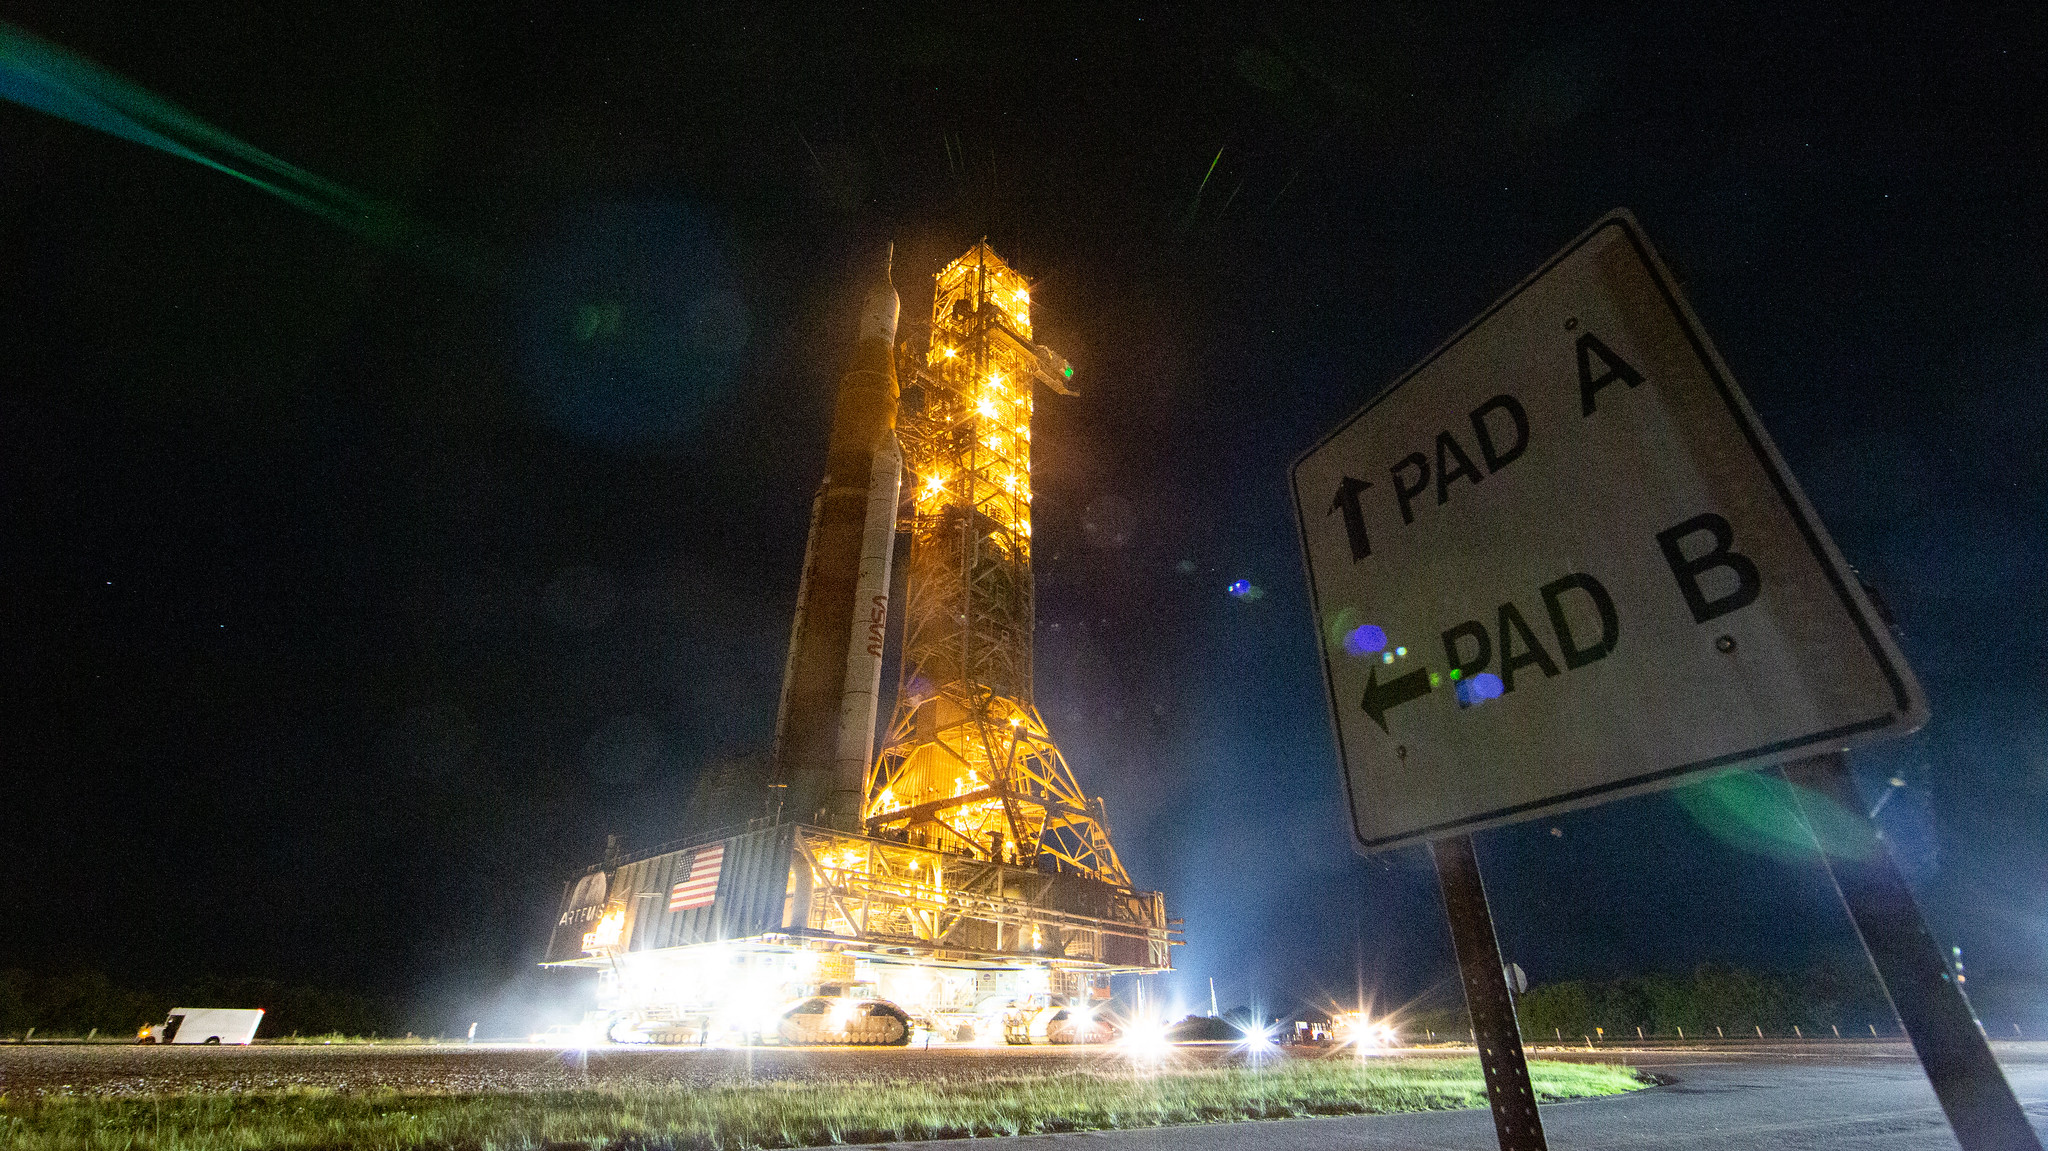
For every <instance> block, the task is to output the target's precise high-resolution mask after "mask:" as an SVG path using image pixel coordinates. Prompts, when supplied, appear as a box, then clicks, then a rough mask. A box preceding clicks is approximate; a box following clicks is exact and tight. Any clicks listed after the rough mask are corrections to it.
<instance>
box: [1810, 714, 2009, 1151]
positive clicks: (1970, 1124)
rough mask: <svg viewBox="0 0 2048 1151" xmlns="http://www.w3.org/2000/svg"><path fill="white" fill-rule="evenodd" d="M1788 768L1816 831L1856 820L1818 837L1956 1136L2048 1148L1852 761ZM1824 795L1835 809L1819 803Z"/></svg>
mask: <svg viewBox="0 0 2048 1151" xmlns="http://www.w3.org/2000/svg"><path fill="white" fill-rule="evenodd" d="M1783 770H1784V773H1785V779H1786V781H1787V782H1789V783H1791V784H1792V794H1793V796H1794V797H1795V799H1796V801H1797V802H1798V804H1799V806H1800V807H1801V809H1802V810H1803V811H1804V812H1805V815H1806V822H1807V826H1808V827H1810V828H1814V829H1815V830H1816V832H1818V830H1819V828H1820V827H1822V826H1829V825H1833V826H1840V827H1844V828H1845V829H1853V831H1852V834H1853V835H1854V840H1853V841H1852V842H1848V843H1842V842H1837V841H1836V837H1835V836H1832V835H1823V834H1816V835H1815V836H1814V842H1815V843H1817V844H1819V845H1820V855H1821V860H1822V861H1823V862H1824V863H1826V864H1827V869H1828V875H1829V876H1830V877H1832V878H1833V879H1834V881H1835V892H1836V893H1837V894H1839V895H1840V896H1841V897H1842V906H1843V908H1844V909H1845V910H1847V911H1848V913H1849V918H1850V919H1851V920H1852V921H1854V922H1855V924H1856V933H1857V935H1859V936H1861V937H1862V939H1863V949H1864V950H1865V951H1866V952H1868V953H1869V954H1870V961H1871V964H1872V965H1873V966H1875V967H1876V968H1877V977H1878V981H1879V982H1880V983H1882V984H1883V985H1884V990H1885V994H1886V995H1888V996H1890V997H1891V1001H1892V1008H1893V1010H1895V1011H1897V1012H1898V1015H1899V1022H1900V1023H1901V1024H1903V1025H1904V1026H1905V1028H1906V1036H1907V1038H1909V1039H1911V1040H1912V1041H1913V1052H1914V1054H1916V1055H1918V1056H1919V1057H1920V1066H1921V1067H1923V1068H1925V1069H1926V1071H1927V1080H1928V1082H1930V1083H1932V1084H1933V1085H1934V1097H1935V1098H1936V1099H1939V1100H1940V1101H1941V1109H1942V1111H1944V1112H1946V1113H1947V1115H1948V1124H1949V1126H1950V1127H1952V1128H1954V1129H1955V1133H1956V1142H1958V1143H1960V1144H1962V1145H1963V1146H1964V1147H1965V1148H1968V1149H1970V1151H1976V1149H1977V1148H1994V1147H1995V1148H2000V1149H2005V1148H2011V1149H2013V1151H2021V1149H2025V1151H2040V1147H2041V1143H2040V1140H2038V1139H2036V1138H2035V1137H2034V1129H2033V1128H2032V1127H2031V1126H2029V1125H2028V1123H2027V1116H2026V1112H2024V1111H2022V1110H2021V1109H2020V1102H2019V1099H2018V1098H2017V1097H2016V1096H2014V1095H2013V1093H2012V1085H2011V1084H2010V1083H2007V1082H2006V1081H2005V1073H2004V1072H2002V1071H2000V1070H1999V1069H1998V1062H1997V1060H1995V1059H1993V1058H1992V1057H1991V1044H1990V1042H1989V1041H1988V1040H1987V1039H1986V1038H1985V1037H1984V1031H1983V1029H1982V1028H1981V1027H1979V1026H1977V1020H1976V1018H1975V1017H1974V1016H1972V1015H1971V1014H1970V1005H1969V1004H1968V1003H1966V1002H1964V1000H1963V993H1962V989H1961V988H1959V987H1957V986H1956V982H1955V978H1954V975H1953V973H1952V972H1950V970H1949V966H1948V961H1947V960H1946V958H1944V957H1943V956H1942V954H1941V948H1940V947H1938V946H1936V944H1935V942H1934V937H1933V936H1932V935H1930V934H1929V933H1928V931H1927V922H1926V920H1925V919H1923V918H1922V917H1921V915H1920V908H1919V906H1918V905H1917V904H1915V903H1914V902H1913V892H1912V890H1911V889H1910V888H1908V887H1907V886H1906V879H1905V876H1903V875H1901V874H1899V869H1898V865H1897V864H1896V863H1895V862H1894V861H1893V860H1892V853H1891V848H1890V847H1889V846H1887V845H1886V843H1885V841H1884V837H1883V836H1881V835H1879V834H1878V833H1877V828H1876V826H1875V825H1873V824H1872V823H1871V822H1870V820H1869V818H1868V817H1866V816H1865V815H1864V814H1863V801H1862V798H1861V797H1860V796H1858V795H1857V794H1856V781H1855V780H1854V779H1853V778H1851V777H1850V775H1849V764H1848V762H1847V761H1846V760H1844V759H1843V758H1842V757H1841V755H1840V754H1838V753H1837V754H1829V755H1820V756H1815V757H1813V758H1812V759H1806V760H1801V761H1800V762H1798V763H1791V764H1786V765H1785V767H1784V769H1783ZM1817 804H1825V805H1827V807H1829V808H1831V809H1832V810H1829V811H1820V810H1817V808H1816V805H1817ZM1845 814H1846V815H1847V816H1848V819H1846V820H1844V819H1843V816H1844V815H1845ZM1823 820H1826V821H1828V822H1827V823H1826V824H1823V823H1822V821H1823Z"/></svg>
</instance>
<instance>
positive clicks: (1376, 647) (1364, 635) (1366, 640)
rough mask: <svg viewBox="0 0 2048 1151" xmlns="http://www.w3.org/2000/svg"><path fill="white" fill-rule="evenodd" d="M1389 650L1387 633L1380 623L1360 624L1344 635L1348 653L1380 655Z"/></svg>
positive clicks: (1345, 649) (1345, 648) (1345, 647)
mask: <svg viewBox="0 0 2048 1151" xmlns="http://www.w3.org/2000/svg"><path fill="white" fill-rule="evenodd" d="M1385 650H1387V633H1386V632H1385V631H1384V630H1382V629H1381V628H1380V626H1379V625H1378V624H1370V623H1367V624H1360V625H1359V626H1357V627H1355V628H1353V629H1351V632H1350V634H1348V635H1346V636H1345V637H1344V651H1345V654H1347V655H1355V656H1368V655H1378V654H1379V653H1380V652H1383V651H1385Z"/></svg>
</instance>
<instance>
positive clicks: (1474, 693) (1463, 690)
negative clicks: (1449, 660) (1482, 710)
mask: <svg viewBox="0 0 2048 1151" xmlns="http://www.w3.org/2000/svg"><path fill="white" fill-rule="evenodd" d="M1452 678H1454V679H1455V678H1456V673H1453V675H1452ZM1457 692H1458V706H1459V707H1472V706H1474V705H1475V704H1481V703H1485V702H1486V701H1487V700H1489V699H1499V698H1500V697H1501V696H1503V695H1505V694H1507V687H1506V686H1505V685H1504V684H1502V683H1501V682H1500V677H1499V676H1497V675H1495V674H1493V673H1492V672H1490V671H1482V672H1480V673H1479V674H1478V675H1475V676H1473V677H1472V678H1470V679H1464V680H1458V687H1457Z"/></svg>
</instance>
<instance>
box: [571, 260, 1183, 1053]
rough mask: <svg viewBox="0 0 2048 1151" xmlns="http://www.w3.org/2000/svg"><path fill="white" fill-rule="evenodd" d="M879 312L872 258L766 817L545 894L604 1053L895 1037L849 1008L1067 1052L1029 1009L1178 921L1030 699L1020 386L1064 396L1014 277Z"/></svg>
mask: <svg viewBox="0 0 2048 1151" xmlns="http://www.w3.org/2000/svg"><path fill="white" fill-rule="evenodd" d="M898 310H899V304H898V301H897V296H896V290H895V287H894V286H893V285H892V284H891V283H890V280H889V275H888V266H887V264H886V263H884V264H883V266H882V274H881V275H880V276H879V277H878V278H877V279H876V281H875V282H874V284H873V286H872V287H871V289H870V290H869V292H868V294H867V297H866V299H865V301H864V303H863V306H862V312H861V320H860V330H859V338H858V340H857V342H856V345H855V350H854V356H853V361H852V365H851V367H850V369H849V370H848V371H847V372H846V374H845V375H844V376H843V377H842V378H841V381H840V385H839V392H838V398H837V401H836V405H835V410H834V414H833V422H832V435H831V446H830V450H829V455H828V459H827V466H826V475H825V482H824V483H823V485H822V486H821V487H820V489H819V492H818V496H817V500H816V502H815V503H814V504H813V506H812V512H811V532H810V542H809V547H808V549H807V553H806V557H805V562H804V573H803V580H802V585H801V590H800V591H799V592H798V597H797V614H796V620H795V624H794V627H793V628H792V634H791V639H790V648H789V659H788V664H787V665H786V668H785V672H784V677H783V690H782V701H781V706H780V709H779V712H778V715H777V720H776V742H775V754H774V760H773V773H774V777H773V779H772V780H771V781H770V783H769V788H768V791H769V793H770V795H772V796H773V797H774V798H772V799H770V800H769V806H770V809H769V810H768V811H766V812H765V813H764V814H763V815H762V816H761V817H760V818H757V819H755V820H753V821H751V823H750V824H749V825H748V826H747V827H745V828H744V829H726V830H724V831H721V832H717V833H714V834H712V835H709V836H704V837H700V838H698V839H697V840H694V841H685V842H682V843H679V844H671V845H665V846H663V847H661V848H658V849H655V850H653V851H650V852H645V853H641V854H638V855H632V856H620V857H615V858H611V859H607V860H606V861H605V862H603V863H601V864H599V865H597V866H594V867H592V868H590V869H589V870H588V871H587V872H586V873H585V874H584V875H583V876H582V877H581V878H579V879H577V880H575V881H573V882H571V883H570V884H568V885H567V890H566V891H565V892H564V899H563V904H562V910H561V915H560V918H559V919H558V921H557V924H556V928H555V932H554V936H553V939H552V940H551V942H550V945H549V949H548V955H547V962H548V963H549V964H550V965H558V966H575V967H590V968H596V969H598V970H599V972H600V976H599V1003H600V1006H601V1012H600V1014H599V1016H598V1017H597V1018H596V1019H595V1020H594V1023H595V1025H596V1028H595V1029H597V1030H601V1031H602V1032H603V1033H604V1037H606V1038H610V1039H613V1040H616V1041H655V1042H686V1043H700V1042H755V1041H762V1040H769V1039H775V1038H777V1037H778V1035H779V1036H780V1039H781V1041H785V1042H789V1041H799V1042H801V1041H813V1042H861V1041H877V1040H878V1039H879V1040H881V1041H893V1042H902V1041H906V1040H907V1039H908V1038H909V1033H910V1030H911V1029H910V1028H907V1027H893V1028H880V1029H876V1028H870V1027H867V1026H866V1025H865V1024H863V1023H861V1022H859V1021H860V1020H862V1019H864V1018H866V1016H864V1015H863V1013H862V1012H860V1011H857V1010H849V1009H848V1008H847V1006H846V1005H849V1004H851V1005H856V1006H857V1005H858V1004H860V1003H861V1002H863V1001H866V1000H883V1001H887V1002H889V1003H894V1004H896V1005H898V1006H900V1007H901V1008H902V1009H903V1011H904V1013H905V1014H907V1015H908V1016H909V1017H910V1019H911V1021H912V1022H913V1023H915V1024H918V1025H922V1026H924V1027H928V1028H929V1029H930V1031H931V1033H932V1035H933V1036H935V1037H937V1038H939V1039H941V1040H955V1041H982V1042H990V1041H996V1040H998V1039H1007V1040H1009V1041H1011V1042H1027V1041H1040V1042H1043V1041H1046V1040H1047V1039H1049V1038H1050V1039H1053V1040H1057V1039H1060V1038H1063V1037H1065V1038H1085V1037H1088V1036H1089V1035H1090V1034H1091V1031H1090V1029H1089V1028H1088V1027H1087V1026H1085V1025H1083V1026H1080V1027H1076V1026H1072V1025H1066V1026H1061V1025H1058V1024H1057V1021H1058V1020H1061V1019H1065V1018H1068V1017H1069V1016H1071V1017H1073V1018H1074V1019H1077V1020H1085V1019H1087V1018H1089V1016H1090V1014H1091V1012H1092V1010H1093V1009H1095V1008H1097V1007H1099V1006H1101V1005H1102V1004H1103V1003H1104V1002H1105V1001H1107V1000H1108V999H1109V998H1110V984H1109V979H1110V976H1112V975H1117V974H1145V973H1151V972H1159V971H1164V970H1166V969H1168V968H1170V967H1171V966H1172V955H1171V950H1172V948H1173V947H1174V946H1175V945H1177V944H1178V943H1179V942H1180V940H1179V938H1178V935H1179V927H1178V921H1176V920H1169V919H1168V918H1167V917H1166V905H1165V899H1164V897H1163V896H1162V895H1161V894H1160V893H1158V892H1156V891H1142V890H1139V889H1137V888H1135V887H1133V886H1132V884H1131V881H1130V877H1129V875H1128V874H1127V873H1126V872H1125V871H1124V867H1123V864H1122V862H1121V861H1120V860H1119V859H1118V858H1117V854H1116V849H1115V847H1113V846H1112V845H1111V843H1110V837H1109V828H1108V819H1107V816H1106V814H1105V812H1104V809H1103V804H1102V801H1101V800H1100V799H1096V798H1091V797H1089V796H1088V795H1087V794H1086V793H1084V792H1083V791H1082V790H1081V788H1080V785H1079V784H1078V783H1077V782H1076V781H1075V779H1074V775H1073V772H1072V771H1071V770H1070V769H1069V768H1068V766H1067V763H1066V760H1065V759H1064V758H1063V757H1062V756H1061V755H1060V751H1059V748H1058V746H1057V745H1056V744H1055V743H1054V742H1053V739H1052V736H1051V734H1050V732H1049V731H1048V730H1047V728H1046V724H1045V720H1044V718H1043V717H1042V716H1041V715H1040V714H1039V712H1038V709H1037V708H1036V707H1035V706H1034V705H1033V703H1032V663H1031V637H1032V613H1033V592H1032V579H1031V413H1032V392H1033V385H1034V384H1044V385H1046V386H1047V387H1049V388H1050V389H1051V390H1053V391H1055V392H1059V393H1062V394H1066V395H1073V394H1074V393H1073V392H1072V391H1071V390H1070V388H1069V381H1070V380H1071V379H1072V376H1073V369H1072V367H1070V366H1069V365H1068V364H1067V362H1066V361H1065V360H1063V359H1062V358H1060V357H1059V356H1057V355H1056V354H1054V353H1053V352H1051V351H1050V350H1049V349H1047V348H1045V347H1044V346H1042V345H1038V344H1034V343H1033V342H1032V337H1031V298H1030V291H1029V286H1028V284H1027V283H1026V281H1025V280H1024V277H1023V276H1021V275H1019V274H1018V273H1017V272H1016V271H1015V270H1014V269H1012V268H1011V267H1010V266H1009V265H1007V264H1005V263H1004V262H1003V261H1002V259H1001V258H1000V257H998V256H997V255H996V253H995V252H994V251H993V250H992V249H990V247H989V246H988V243H987V242H986V241H983V242H982V243H979V244H976V245H975V246H974V247H973V248H972V249H971V250H969V251H968V252H967V254H965V255H963V256H961V257H960V258H959V259H957V260H955V261H953V262H952V263H951V264H948V265H947V266H946V267H945V268H944V269H943V270H941V271H940V272H939V274H938V276H937V285H936V290H935V292H934V294H933V302H932V321H931V328H930V338H929V340H928V341H926V345H925V347H924V348H923V349H922V350H914V349H913V348H912V347H911V346H910V342H909V341H905V342H904V343H902V344H899V343H898V342H897V315H898ZM899 366H900V373H899ZM899 381H907V385H908V386H907V387H903V386H900V385H899ZM899 417H900V421H899ZM906 471H907V472H908V477H907V487H908V490H907V491H905V490H904V488H905V486H906V484H905V476H904V473H905V472H906ZM905 532H907V533H908V534H909V536H910V544H909V552H910V558H909V571H908V573H907V575H908V578H907V579H906V580H905V581H904V582H905V586H906V591H905V594H904V597H903V598H904V604H903V606H902V610H901V613H900V616H901V619H902V645H901V646H902V663H901V668H900V670H899V676H898V688H897V694H896V705H895V712H894V715H893V717H892V718H891V719H890V721H889V723H888V725H887V727H886V729H884V731H883V738H882V740H881V741H880V749H879V752H877V750H876V740H875V734H876V726H877V724H876V720H877V710H878V699H879V694H880V692H879V688H880V681H881V673H882V660H883V650H884V646H885V638H886V637H887V635H888V634H889V633H888V628H889V621H890V618H891V612H890V610H889V609H890V603H889V592H890V564H891V560H892V556H893V553H894V551H895V548H896V542H897V536H898V534H899V533H905ZM820 998H822V999H825V1000H827V1001H828V1002H832V1003H837V1004H839V1006H838V1007H835V1008H832V1009H830V1010H823V1009H821V1005H819V1004H818V1003H817V999H820ZM802 1002H809V1003H811V1004H812V1006H811V1008H810V1009H809V1010H810V1017H809V1018H808V1020H807V1021H806V1026H805V1028H803V1029H801V1030H800V1031H797V1030H792V1028H791V1027H790V1026H788V1025H787V1023H786V1021H785V1015H786V1014H787V1012H788V1011H789V1010H790V1008H791V1007H792V1006H793V1005H796V1004H799V1003H802ZM1049 1021H1050V1022H1049ZM821 1026H822V1028H823V1029H822V1030H820V1027H821Z"/></svg>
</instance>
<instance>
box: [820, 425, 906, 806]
mask: <svg viewBox="0 0 2048 1151" xmlns="http://www.w3.org/2000/svg"><path fill="white" fill-rule="evenodd" d="M902 489H903V452H902V450H901V449H900V448H898V447H897V444H896V433H895V431H894V430H893V429H891V430H884V431H883V432H882V435H881V437H880V442H879V443H877V444H876V445H875V466H874V470H873V472H872V473H871V475H870V478H869V481H868V514H867V523H866V525H865V527H864V529H863V531H862V533H861V540H860V580H859V583H858V584H857V585H856V591H855V593H854V598H853V628H852V631H851V633H850V634H849V635H848V637H847V647H846V687H845V690H844V692H843V694H842V695H841V697H840V705H839V751H838V754H837V755H835V756H834V757H833V764H832V810H833V811H835V812H847V811H851V812H854V813H855V815H856V817H858V816H859V815H860V814H864V813H861V812H860V810H859V809H860V802H861V795H862V794H863V792H864V791H865V787H866V777H867V770H868V766H869V764H870V762H871V761H872V760H873V758H874V753H875V722H876V717H877V715H878V714H879V712H880V708H881V689H882V646H883V643H884V641H885V640H886V638H887V636H888V628H889V563H890V559H891V558H892V555H893V553H894V551H895V548H896V501H897V498H898V496H899V495H900V494H901V492H902Z"/></svg>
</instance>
